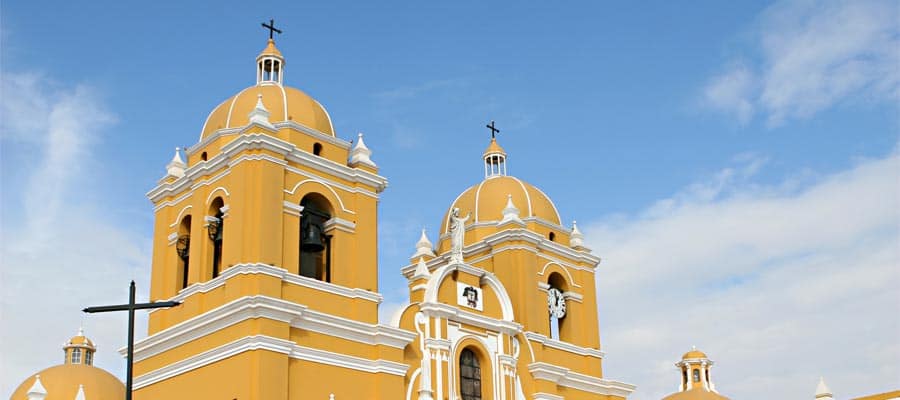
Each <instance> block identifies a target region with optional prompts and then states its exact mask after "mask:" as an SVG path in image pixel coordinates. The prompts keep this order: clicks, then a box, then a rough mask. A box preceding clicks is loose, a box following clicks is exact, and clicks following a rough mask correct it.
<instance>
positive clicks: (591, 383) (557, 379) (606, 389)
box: [528, 362, 636, 397]
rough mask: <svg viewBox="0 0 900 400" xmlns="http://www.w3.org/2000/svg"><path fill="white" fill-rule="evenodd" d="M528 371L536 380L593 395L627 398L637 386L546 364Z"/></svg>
mask: <svg viewBox="0 0 900 400" xmlns="http://www.w3.org/2000/svg"><path fill="white" fill-rule="evenodd" d="M528 371H529V372H531V375H532V376H533V377H534V378H535V379H540V380H545V381H551V382H554V383H556V384H557V385H559V386H564V387H569V388H572V389H576V390H581V391H583V392H588V393H593V394H605V395H612V396H621V397H627V396H628V395H629V394H631V392H634V389H635V388H636V386H634V385H631V384H628V383H622V382H617V381H611V380H607V379H603V378H597V377H594V376H590V375H585V374H579V373H577V372H573V371H572V370H570V369H568V368H565V367H559V366H556V365H552V364H547V363H544V362H535V363H531V364H528Z"/></svg>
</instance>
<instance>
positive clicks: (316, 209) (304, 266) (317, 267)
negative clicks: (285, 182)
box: [299, 193, 331, 282]
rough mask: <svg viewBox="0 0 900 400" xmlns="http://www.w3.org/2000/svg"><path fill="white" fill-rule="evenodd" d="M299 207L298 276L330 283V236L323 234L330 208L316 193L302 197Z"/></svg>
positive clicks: (328, 218) (329, 216)
mask: <svg viewBox="0 0 900 400" xmlns="http://www.w3.org/2000/svg"><path fill="white" fill-rule="evenodd" d="M300 206H301V207H303V211H302V212H301V216H300V271H299V273H300V276H305V277H307V278H313V279H318V280H320V281H325V282H331V235H327V234H325V222H327V221H328V220H330V219H331V208H330V207H329V204H328V201H327V200H326V199H325V198H324V197H323V196H322V195H320V194H317V193H310V194H308V195H306V196H305V197H303V200H301V201H300Z"/></svg>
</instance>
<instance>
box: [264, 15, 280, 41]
mask: <svg viewBox="0 0 900 400" xmlns="http://www.w3.org/2000/svg"><path fill="white" fill-rule="evenodd" d="M262 26H263V28H266V29H268V30H269V39H273V36H274V34H275V32H278V34H279V35H280V34H281V29H277V28H275V20H274V19H270V20H269V24H268V25H266V23H265V22H263V23H262Z"/></svg>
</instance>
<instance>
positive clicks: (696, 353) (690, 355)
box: [681, 348, 709, 360]
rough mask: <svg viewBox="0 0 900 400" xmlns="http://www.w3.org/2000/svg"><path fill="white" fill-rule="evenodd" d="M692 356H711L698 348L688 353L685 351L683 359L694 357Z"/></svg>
mask: <svg viewBox="0 0 900 400" xmlns="http://www.w3.org/2000/svg"><path fill="white" fill-rule="evenodd" d="M692 358H709V357H707V356H706V353H704V352H702V351H700V350H697V349H696V348H694V349H692V350H691V351H689V352H687V353H684V355H683V356H681V359H682V360H687V359H692Z"/></svg>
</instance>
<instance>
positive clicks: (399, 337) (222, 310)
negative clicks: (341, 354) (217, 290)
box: [119, 296, 416, 361]
mask: <svg viewBox="0 0 900 400" xmlns="http://www.w3.org/2000/svg"><path fill="white" fill-rule="evenodd" d="M256 318H266V319H271V320H276V321H281V322H285V323H289V324H290V326H291V327H294V328H299V329H304V330H307V331H310V332H316V333H320V334H323V335H328V336H333V337H339V338H341V339H346V340H350V341H354V342H359V343H363V344H368V345H385V346H389V347H394V348H398V349H403V348H404V347H406V345H407V344H409V343H410V342H412V341H413V340H415V338H416V335H415V333H412V332H409V331H406V330H403V329H399V328H394V327H391V326H387V325H376V324H368V323H364V322H360V321H356V320H352V319H347V318H342V317H337V316H334V315H330V314H327V313H323V312H320V311H316V310H311V309H309V307H307V306H305V305H301V304H296V303H293V302H289V301H285V300H281V299H276V298H273V297H268V296H245V297H241V298H239V299H236V300H234V301H232V302H229V303H226V304H224V305H222V306H220V307H217V308H215V309H212V310H210V311H207V312H205V313H203V314H200V315H198V316H196V317H193V318H191V319H188V320H186V321H183V322H180V323H178V324H176V325H173V326H171V327H169V328H167V329H164V330H162V331H159V332H157V333H156V334H153V335H151V336H148V337H146V338H144V339H142V340H140V341H138V342H137V343H135V345H134V359H135V360H136V361H140V360H144V359H147V358H150V357H153V356H156V355H159V354H161V353H163V352H166V351H168V350H170V349H173V348H175V347H178V346H181V345H183V344H185V343H189V342H191V341H193V340H196V339H199V338H201V337H204V336H207V335H209V334H211V333H213V332H217V331H220V330H222V329H225V328H227V327H229V326H232V325H235V324H238V323H240V322H243V321H246V320H249V319H256ZM125 350H126V349H124V348H123V349H120V350H119V352H120V353H123V352H124V351H125Z"/></svg>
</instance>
